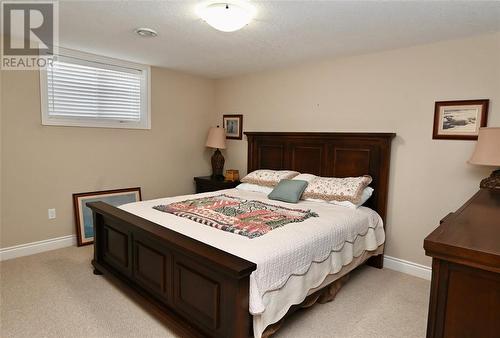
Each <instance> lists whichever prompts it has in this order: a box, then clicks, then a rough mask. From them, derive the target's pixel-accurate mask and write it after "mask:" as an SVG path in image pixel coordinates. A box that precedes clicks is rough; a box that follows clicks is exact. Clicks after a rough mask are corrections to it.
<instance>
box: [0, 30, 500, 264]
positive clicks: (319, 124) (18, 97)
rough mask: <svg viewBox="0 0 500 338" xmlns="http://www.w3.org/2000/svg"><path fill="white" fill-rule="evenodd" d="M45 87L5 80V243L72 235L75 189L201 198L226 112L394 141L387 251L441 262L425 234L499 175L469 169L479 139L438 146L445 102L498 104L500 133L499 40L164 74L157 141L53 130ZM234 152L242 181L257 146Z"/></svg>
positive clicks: (231, 148)
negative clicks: (241, 72) (276, 66)
mask: <svg viewBox="0 0 500 338" xmlns="http://www.w3.org/2000/svg"><path fill="white" fill-rule="evenodd" d="M38 81H39V79H38V73H36V72H24V71H23V72H19V71H10V72H0V85H1V97H0V101H1V104H0V108H1V119H0V154H1V155H0V159H1V161H2V163H1V169H0V176H1V180H0V184H1V194H0V202H1V203H0V216H1V217H0V222H1V225H0V229H1V231H0V247H8V246H12V245H17V244H22V243H29V242H33V241H39V240H43V239H49V238H54V237H59V236H65V235H70V234H72V233H74V221H73V210H72V202H71V194H72V193H74V192H83V191H93V190H103V189H113V188H121V187H127V186H141V187H142V190H143V198H144V199H152V198H157V197H162V196H169V195H176V194H184V193H189V192H192V191H193V190H194V187H193V183H192V177H193V176H195V175H205V174H207V173H209V172H210V165H209V158H210V155H211V153H210V151H208V150H207V149H205V148H204V146H203V145H204V141H205V137H206V132H207V129H208V127H209V126H210V125H211V124H220V123H221V115H222V113H241V114H244V129H245V130H247V131H388V132H396V133H397V134H398V136H397V138H396V139H395V140H394V143H393V154H392V164H391V165H392V167H391V177H390V193H389V194H390V195H389V210H388V239H387V254H388V255H391V256H394V257H398V258H402V259H406V260H410V261H413V262H417V263H422V264H429V259H427V258H426V257H425V256H424V253H423V249H422V241H423V238H424V237H425V235H427V234H428V233H429V232H430V231H431V230H432V229H433V228H434V227H435V226H436V225H437V223H438V221H439V219H440V218H441V217H442V216H444V215H446V214H447V213H448V212H449V211H452V210H455V209H456V208H457V207H458V206H460V205H461V204H462V203H463V202H464V201H465V200H466V199H467V198H468V197H469V196H470V195H471V194H472V193H474V191H476V190H477V187H478V183H479V180H480V179H481V178H482V177H483V176H486V175H487V174H488V173H489V169H486V168H480V167H474V166H471V165H468V164H466V163H465V162H466V160H467V159H468V157H469V156H470V153H471V152H472V150H473V147H474V143H475V142H470V141H441V140H432V139H431V133H432V119H433V108H434V101H436V100H448V99H450V100H451V99H469V98H489V99H490V100H491V106H490V116H489V125H490V126H500V112H499V110H500V108H499V107H500V34H495V35H489V36H482V37H477V38H472V39H465V40H456V41H449V42H441V43H437V44H432V45H425V46H418V47H413V48H406V49H400V50H393V51H387V52H383V53H377V54H369V55H363V56H353V57H349V58H343V59H337V60H330V61H325V62H318V63H314V64H309V65H302V66H297V67H292V68H287V69H282V70H275V71H269V72H262V73H258V74H252V75H247V76H241V77H236V78H229V79H224V80H218V81H216V82H215V85H214V81H211V80H207V79H203V78H199V77H195V76H190V75H185V74H182V73H178V72H174V71H170V70H166V69H162V68H153V69H152V88H151V90H152V126H153V128H152V130H150V131H145V130H121V129H102V128H74V127H54V126H41V123H40V98H39V82H38ZM214 108H215V110H214ZM214 111H216V112H217V113H215V115H214V113H213V112H214ZM228 144H229V145H228V149H227V151H226V152H225V156H226V169H227V168H237V169H239V170H240V171H241V172H242V173H244V172H245V170H246V141H244V140H243V141H233V140H231V141H228ZM48 208H56V210H57V218H56V219H55V220H48V219H47V209H48Z"/></svg>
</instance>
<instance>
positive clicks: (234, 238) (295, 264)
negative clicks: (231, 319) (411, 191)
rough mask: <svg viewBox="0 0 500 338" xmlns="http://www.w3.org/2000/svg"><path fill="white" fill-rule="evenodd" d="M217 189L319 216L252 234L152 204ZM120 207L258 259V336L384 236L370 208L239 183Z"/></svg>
mask: <svg viewBox="0 0 500 338" xmlns="http://www.w3.org/2000/svg"><path fill="white" fill-rule="evenodd" d="M220 194H226V195H229V196H234V197H239V198H243V199H248V200H258V201H264V202H266V203H271V204H274V205H278V206H282V207H288V208H290V207H291V206H292V207H293V208H297V209H304V210H311V211H313V212H315V213H316V214H318V217H311V218H308V219H306V220H304V221H302V222H298V223H289V224H286V225H284V226H282V227H279V228H276V229H274V230H272V231H270V232H268V233H267V234H265V235H263V236H260V237H256V238H252V239H250V238H248V237H244V236H240V235H237V234H234V233H230V232H226V231H222V230H219V229H217V228H213V227H210V226H207V225H204V224H201V223H197V222H195V221H191V220H189V219H186V218H182V217H178V216H175V215H172V214H168V213H164V212H161V211H158V210H155V209H153V207H154V206H156V205H160V204H169V203H172V202H178V201H183V200H187V199H193V198H199V197H204V196H215V195H220ZM120 208H121V209H123V210H125V211H128V212H130V213H133V214H135V215H137V216H140V217H142V218H145V219H148V220H150V221H152V222H154V223H156V224H159V225H161V226H164V227H167V228H169V229H171V230H174V231H176V232H179V233H182V234H184V235H186V236H189V237H191V238H194V239H197V240H199V241H202V242H204V243H207V244H209V245H211V246H213V247H216V248H218V249H221V250H223V251H226V252H229V253H231V254H233V255H236V256H238V257H241V258H244V259H246V260H249V261H251V262H254V263H256V265H257V269H256V270H255V271H254V272H253V273H252V274H251V275H250V299H249V300H250V301H249V312H250V313H251V314H252V315H253V316H254V334H255V336H256V337H260V335H261V334H262V332H263V331H264V329H265V327H266V326H267V325H270V324H272V323H274V322H276V321H278V320H279V319H281V318H282V317H283V316H284V315H285V314H286V312H287V310H288V309H289V307H290V306H291V305H293V304H299V303H301V302H302V301H303V300H304V299H305V297H306V296H307V295H308V294H309V293H310V291H311V290H313V289H315V288H317V287H319V286H320V285H321V284H322V283H324V281H325V280H326V279H327V278H328V276H332V275H335V274H336V273H338V272H339V271H341V269H342V267H343V266H346V265H348V264H350V263H351V262H352V261H353V260H354V259H355V258H356V257H359V256H360V255H362V254H363V253H365V252H367V251H372V252H375V251H376V250H380V246H381V245H382V244H383V243H384V241H385V233H384V230H383V224H382V219H381V218H380V216H379V215H378V214H377V213H376V212H375V211H373V210H371V209H369V208H366V207H360V208H358V209H349V208H345V207H341V206H335V205H332V204H329V203H322V202H312V201H300V202H299V203H298V204H293V205H291V204H290V203H285V202H279V201H271V200H269V199H268V198H267V196H266V195H265V194H263V193H259V192H248V191H242V190H238V189H228V190H220V191H216V192H209V193H203V194H196V195H185V196H175V197H169V198H161V199H156V200H149V201H141V202H135V203H129V204H125V205H122V206H120ZM360 263H361V262H360Z"/></svg>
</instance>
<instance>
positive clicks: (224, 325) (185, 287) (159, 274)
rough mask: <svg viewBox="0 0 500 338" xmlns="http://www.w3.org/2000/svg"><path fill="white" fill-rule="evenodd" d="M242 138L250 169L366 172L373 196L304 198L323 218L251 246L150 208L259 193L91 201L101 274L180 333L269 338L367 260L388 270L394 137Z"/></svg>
mask: <svg viewBox="0 0 500 338" xmlns="http://www.w3.org/2000/svg"><path fill="white" fill-rule="evenodd" d="M245 134H246V135H247V138H248V171H249V172H250V171H253V170H256V169H261V168H265V169H277V170H279V169H292V170H296V171H299V172H306V173H311V174H315V175H319V176H336V177H346V176H359V175H364V174H369V175H371V176H372V178H373V181H372V183H371V186H372V187H373V188H374V189H375V190H374V194H373V196H372V197H371V198H370V200H369V201H368V202H367V205H366V206H364V207H361V208H359V209H358V210H355V211H353V210H350V209H347V208H343V207H335V206H331V205H327V204H326V203H325V204H323V205H322V204H320V203H318V202H307V201H302V202H300V203H299V204H298V205H297V207H300V208H301V209H309V210H312V211H314V212H316V213H317V214H318V215H319V217H318V218H314V219H313V218H310V219H307V220H304V221H303V222H302V223H294V224H288V225H286V226H284V227H281V228H279V229H275V230H273V231H271V232H269V233H267V234H266V235H264V236H261V237H259V238H254V239H251V240H249V239H247V238H243V237H241V236H238V235H235V234H232V233H228V232H224V231H220V230H219V229H215V228H212V227H208V226H205V225H203V224H199V223H195V222H193V221H190V220H185V219H179V218H176V216H174V215H170V214H165V213H161V212H158V211H157V210H154V209H153V206H155V205H162V204H168V203H172V202H176V201H182V200H185V199H192V198H201V197H204V196H218V195H227V196H231V197H235V198H242V199H246V200H257V201H259V200H261V201H265V198H266V197H265V195H264V194H262V193H256V192H245V191H240V190H235V189H231V190H224V191H218V192H212V193H206V194H197V195H192V196H177V197H172V198H166V199H160V200H153V201H145V202H139V203H133V204H129V205H125V206H122V207H121V208H115V207H112V206H110V205H107V204H105V203H103V202H94V203H89V207H91V209H92V210H93V212H94V226H95V241H94V259H93V261H92V264H93V266H94V268H95V270H94V272H95V273H97V274H100V273H103V272H104V273H109V274H110V275H112V276H115V277H118V278H119V279H121V280H122V281H124V282H125V283H126V284H127V285H128V286H129V288H128V289H129V290H130V291H132V290H134V291H135V292H136V293H139V294H141V295H142V296H144V298H146V299H147V300H148V301H149V304H152V305H154V306H155V307H156V308H159V309H161V311H162V312H163V314H164V315H165V316H166V317H167V318H168V319H169V322H170V323H171V324H172V325H175V326H176V327H175V328H176V329H177V330H178V331H179V332H180V333H181V334H182V335H183V336H212V337H249V336H255V337H261V336H267V335H269V334H270V333H272V331H273V330H274V329H273V328H272V326H273V325H274V326H275V327H276V325H277V323H278V324H279V323H280V322H281V321H282V318H283V317H284V316H285V315H286V314H287V313H290V312H292V311H293V310H294V309H296V308H297V307H298V306H301V305H311V304H312V303H314V302H315V301H316V300H317V299H318V297H323V295H324V294H325V290H326V291H329V290H331V289H332V285H334V284H335V283H337V284H335V285H338V284H339V281H341V280H343V278H344V276H347V275H348V273H349V272H350V271H351V270H352V269H354V268H355V267H356V266H358V265H359V264H361V263H363V262H364V261H365V260H368V264H370V265H373V266H375V267H379V268H381V267H382V264H383V243H384V229H383V224H384V222H383V220H384V218H385V212H386V204H387V191H388V174H389V161H390V145H391V139H392V138H393V137H394V134H392V133H245ZM273 204H278V205H280V204H281V205H282V206H286V204H287V203H283V202H275V201H273ZM288 206H289V205H288ZM332 224H334V225H335V226H332ZM347 224H349V226H347ZM311 229H314V230H311ZM306 230H307V231H306ZM340 233H341V235H339V234H340ZM255 248H261V249H260V250H255ZM284 257H285V258H284ZM290 262H293V264H291V263H290ZM304 285H305V286H304ZM304 287H305V288H306V289H304ZM304 290H306V291H307V292H305V291H304ZM271 324H273V325H271Z"/></svg>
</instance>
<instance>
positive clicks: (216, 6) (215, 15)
mask: <svg viewBox="0 0 500 338" xmlns="http://www.w3.org/2000/svg"><path fill="white" fill-rule="evenodd" d="M196 11H197V13H198V15H199V16H200V17H201V18H202V19H203V20H205V21H206V22H207V23H208V24H209V25H210V26H212V27H213V28H215V29H217V30H220V31H222V32H234V31H237V30H238V29H241V28H243V27H244V26H245V25H247V24H248V23H249V22H250V21H251V20H252V19H253V17H254V16H255V7H253V6H252V5H251V4H250V3H248V2H247V1H234V0H233V1H228V2H218V1H217V2H213V1H211V2H205V3H203V4H201V5H200V6H198V8H197V10H196Z"/></svg>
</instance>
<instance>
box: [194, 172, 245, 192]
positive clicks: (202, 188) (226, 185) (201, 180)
mask: <svg viewBox="0 0 500 338" xmlns="http://www.w3.org/2000/svg"><path fill="white" fill-rule="evenodd" d="M194 181H195V182H196V193H197V194H198V193H202V192H209V191H217V190H223V189H231V188H234V187H236V186H237V185H238V184H240V181H234V182H232V181H224V179H223V178H222V179H217V178H213V177H212V176H200V177H195V178H194Z"/></svg>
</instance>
